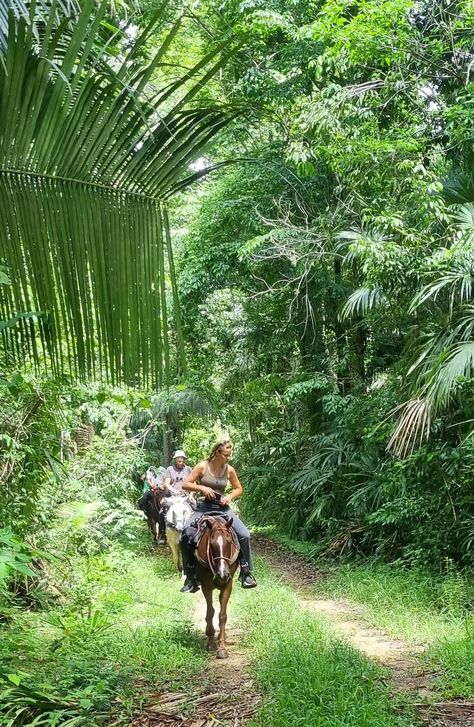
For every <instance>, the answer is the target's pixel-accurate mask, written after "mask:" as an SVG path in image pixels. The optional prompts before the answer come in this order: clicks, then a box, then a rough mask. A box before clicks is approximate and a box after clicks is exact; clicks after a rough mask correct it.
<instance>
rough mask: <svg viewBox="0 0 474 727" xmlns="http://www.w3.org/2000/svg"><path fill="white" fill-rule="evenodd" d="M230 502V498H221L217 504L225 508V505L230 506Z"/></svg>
mask: <svg viewBox="0 0 474 727" xmlns="http://www.w3.org/2000/svg"><path fill="white" fill-rule="evenodd" d="M230 500H231V498H230V497H221V501H220V503H219V504H220V505H222V506H223V507H225V506H226V505H229V504H230Z"/></svg>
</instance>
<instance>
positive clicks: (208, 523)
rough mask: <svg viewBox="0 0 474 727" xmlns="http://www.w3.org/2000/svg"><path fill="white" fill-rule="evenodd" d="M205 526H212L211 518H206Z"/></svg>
mask: <svg viewBox="0 0 474 727" xmlns="http://www.w3.org/2000/svg"><path fill="white" fill-rule="evenodd" d="M206 528H209V530H210V529H211V528H212V520H206Z"/></svg>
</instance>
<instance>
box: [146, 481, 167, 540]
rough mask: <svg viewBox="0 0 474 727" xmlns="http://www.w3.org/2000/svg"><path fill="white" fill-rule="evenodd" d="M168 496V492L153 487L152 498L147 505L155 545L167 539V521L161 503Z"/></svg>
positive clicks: (149, 525) (149, 524)
mask: <svg viewBox="0 0 474 727" xmlns="http://www.w3.org/2000/svg"><path fill="white" fill-rule="evenodd" d="M167 494H168V493H167V490H161V489H160V488H159V487H153V486H152V487H151V490H150V495H151V497H150V498H149V500H148V502H147V505H146V517H147V520H148V527H149V528H150V532H151V534H152V537H153V540H154V541H155V543H156V542H159V541H161V540H163V542H164V539H165V532H166V520H165V514H164V512H163V508H162V505H161V502H162V500H164V498H165V497H166V495H167Z"/></svg>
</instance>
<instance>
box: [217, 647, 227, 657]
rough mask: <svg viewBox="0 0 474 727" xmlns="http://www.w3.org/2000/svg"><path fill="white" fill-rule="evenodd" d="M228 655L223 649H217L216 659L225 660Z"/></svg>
mask: <svg viewBox="0 0 474 727" xmlns="http://www.w3.org/2000/svg"><path fill="white" fill-rule="evenodd" d="M228 656H229V654H228V653H227V651H226V650H225V649H219V650H218V652H217V654H216V659H227V658H228Z"/></svg>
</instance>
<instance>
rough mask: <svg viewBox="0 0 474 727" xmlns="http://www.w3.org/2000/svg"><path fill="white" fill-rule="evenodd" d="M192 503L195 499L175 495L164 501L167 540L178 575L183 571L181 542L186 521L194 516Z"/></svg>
mask: <svg viewBox="0 0 474 727" xmlns="http://www.w3.org/2000/svg"><path fill="white" fill-rule="evenodd" d="M191 502H194V499H193V498H190V497H183V496H182V495H173V496H172V497H165V498H164V499H163V500H162V505H163V507H164V508H165V509H166V540H167V541H168V545H169V546H170V549H171V557H172V558H173V563H174V567H175V568H176V570H177V571H178V573H182V571H183V561H182V557H181V548H180V547H179V540H180V538H181V533H182V532H183V530H184V528H185V526H186V521H187V520H188V518H189V517H190V516H191V515H192V514H193V508H192V507H191Z"/></svg>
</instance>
